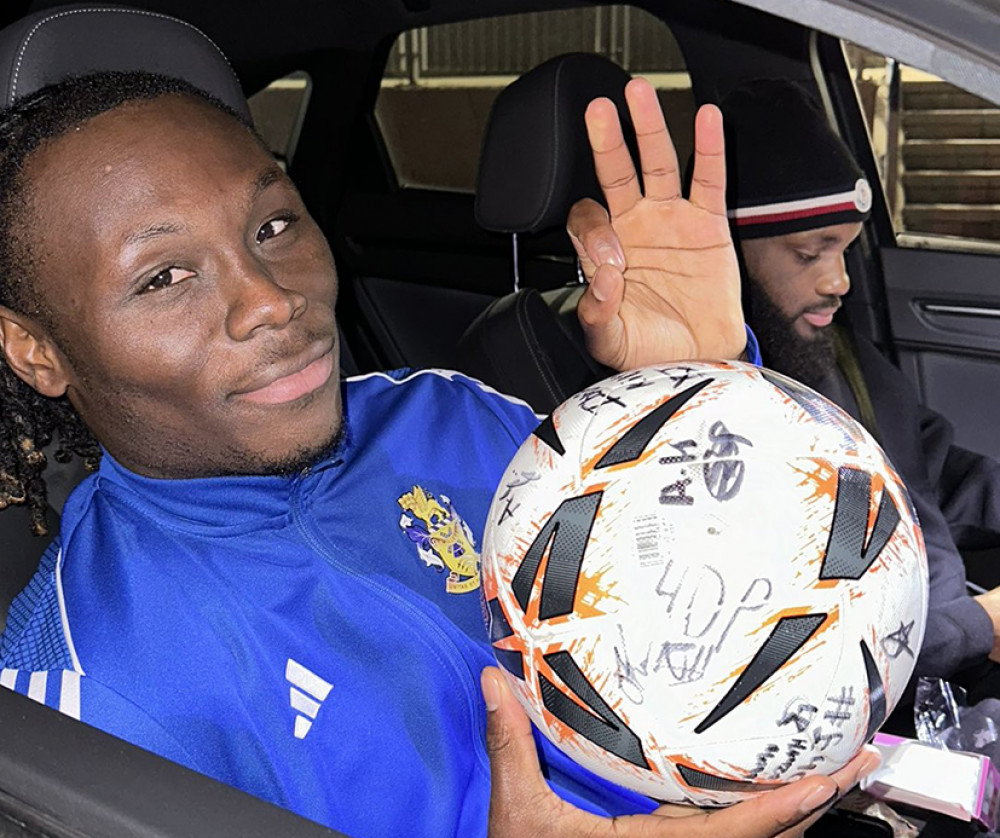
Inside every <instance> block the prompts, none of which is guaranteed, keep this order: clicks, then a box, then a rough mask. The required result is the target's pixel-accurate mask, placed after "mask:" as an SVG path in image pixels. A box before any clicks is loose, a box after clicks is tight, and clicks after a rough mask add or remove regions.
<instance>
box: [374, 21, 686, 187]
mask: <svg viewBox="0 0 1000 838" xmlns="http://www.w3.org/2000/svg"><path fill="white" fill-rule="evenodd" d="M566 52H593V53H598V54H600V55H604V56H606V57H607V58H610V59H611V60H612V61H615V62H616V63H617V64H619V65H621V66H622V67H624V68H625V69H626V70H628V71H629V72H630V73H632V74H633V75H639V76H645V77H647V78H648V79H649V80H650V81H651V82H652V83H653V85H654V86H655V87H656V89H657V91H658V92H659V95H660V100H661V103H662V104H663V105H664V112H665V113H666V114H667V117H668V120H669V122H670V130H671V132H672V134H673V136H674V142H675V144H676V145H677V152H678V156H679V159H680V160H681V161H684V160H686V159H687V157H688V155H690V153H691V149H692V147H693V128H692V122H693V118H694V110H695V106H694V97H693V95H692V92H691V79H690V77H689V76H688V73H687V70H686V68H685V65H684V60H683V57H682V55H681V51H680V48H679V47H678V45H677V42H676V41H675V40H674V37H673V35H672V34H671V32H670V30H669V29H668V28H667V25H666V24H665V23H664V22H663V21H662V20H660V19H659V18H657V17H654V16H653V15H651V14H649V13H648V12H645V11H643V10H642V9H638V8H635V7H633V6H601V7H590V8H585V9H560V10H558V11H546V12H530V13H527V14H519V15H508V16H504V17H496V18H486V19H482V20H473V21H467V22H463V23H450V24H444V25H441V26H431V27H422V28H420V29H413V30H410V31H408V32H404V33H402V34H401V35H400V36H399V37H398V38H397V39H396V42H395V44H394V45H393V47H392V51H391V53H390V55H389V61H388V64H387V66H386V70H385V74H384V77H383V79H382V89H381V91H380V93H379V97H378V101H377V103H376V107H375V116H376V119H377V121H378V125H379V129H380V130H381V133H382V139H383V142H384V143H385V147H386V150H387V152H388V156H389V160H390V161H391V164H392V167H393V170H394V171H395V175H396V179H397V181H398V182H399V184H400V185H402V186H409V187H421V188H425V189H444V190H452V191H459V192H472V191H474V189H475V182H476V171H477V166H478V161H479V151H480V148H481V146H482V141H483V133H484V131H485V128H486V120H487V118H488V116H489V112H490V107H491V106H492V104H493V100H494V99H495V98H496V96H497V94H498V93H499V92H500V91H501V90H503V88H504V87H506V86H507V85H508V84H510V83H511V82H512V81H514V80H515V79H516V78H517V77H518V76H519V75H521V74H522V73H524V72H525V71H527V70H530V69H531V68H532V67H535V66H537V65H538V64H541V63H542V62H543V61H546V60H548V59H549V58H554V57H555V56H557V55H561V54H563V53H566Z"/></svg>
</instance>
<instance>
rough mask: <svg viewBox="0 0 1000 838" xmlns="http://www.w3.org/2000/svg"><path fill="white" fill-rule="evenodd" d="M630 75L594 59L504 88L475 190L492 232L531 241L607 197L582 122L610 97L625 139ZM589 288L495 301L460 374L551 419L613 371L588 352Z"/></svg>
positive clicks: (463, 354)
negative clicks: (585, 312)
mask: <svg viewBox="0 0 1000 838" xmlns="http://www.w3.org/2000/svg"><path fill="white" fill-rule="evenodd" d="M630 78H631V77H630V76H629V74H628V73H626V72H625V71H624V70H623V69H622V68H621V67H619V66H618V65H616V64H614V63H613V62H611V61H609V60H608V59H606V58H602V57H601V56H597V55H589V54H583V53H571V54H569V55H563V56H559V57H558V58H553V59H551V60H550V61H547V62H545V63H544V64H541V65H539V66H538V67H536V68H535V69H533V70H531V71H529V72H528V73H525V74H524V75H523V76H521V78H519V79H518V80H517V81H515V82H514V83H513V84H511V85H510V86H509V87H508V88H506V89H505V90H504V91H503V92H502V93H501V94H500V95H499V96H498V97H497V100H496V102H495V104H494V106H493V110H492V112H491V113H490V120H489V123H488V125H487V129H486V139H485V141H484V143H483V155H482V159H481V161H480V169H479V181H478V185H477V191H476V219H477V220H478V221H479V223H480V224H481V225H482V226H483V227H485V228H486V229H488V230H492V231H494V232H501V233H510V234H514V235H531V234H535V233H542V232H545V231H549V230H552V229H554V228H560V227H563V226H565V223H566V216H567V214H568V212H569V208H570V207H571V206H572V205H573V203H574V202H575V201H577V200H578V199H580V198H584V197H590V198H594V199H596V200H601V192H600V187H599V185H598V182H597V176H596V174H595V172H594V164H593V160H592V157H591V151H590V145H589V143H588V141H587V133H586V127H585V125H584V119H583V115H584V112H585V111H586V109H587V105H588V104H589V103H590V101H591V100H592V99H594V98H595V97H598V96H606V97H608V98H609V99H611V100H612V101H613V102H615V104H616V105H617V106H618V111H619V114H620V115H621V118H622V122H623V127H624V130H625V135H626V138H627V140H628V142H629V145H630V147H631V148H632V151H633V157H637V155H636V153H635V148H634V132H633V131H632V129H631V123H630V121H629V119H628V108H627V107H626V104H625V85H626V84H627V83H628V81H629V79H630ZM582 292H583V286H581V285H577V286H571V287H568V288H561V289H557V290H555V291H545V292H539V291H537V290H535V289H532V288H524V289H521V290H519V291H516V292H515V293H513V294H510V295H508V296H506V297H502V298H501V299H499V300H497V301H496V302H494V303H493V304H491V305H490V306H489V307H488V308H487V309H486V310H485V311H484V312H483V313H482V314H481V315H480V316H479V317H478V318H477V319H476V320H475V321H474V322H473V323H472V324H471V325H470V326H469V328H468V329H467V330H466V332H465V334H464V335H463V337H462V340H461V342H460V345H459V353H458V357H459V359H460V361H459V364H460V366H461V367H462V369H463V371H465V372H468V373H469V374H470V375H474V376H476V377H477V378H480V379H482V380H483V381H485V382H486V383H488V384H490V385H491V386H493V387H495V388H497V389H498V390H500V391H501V392H505V393H510V394H511V395H514V396H518V397H520V398H522V399H524V400H525V401H527V402H528V403H529V404H530V405H531V406H532V407H534V408H535V410H537V411H539V412H545V413H547V412H549V411H551V410H552V408H554V407H555V406H556V405H558V404H559V403H561V402H562V401H564V400H565V399H566V398H567V397H568V396H570V395H572V394H573V393H575V392H577V391H578V390H580V389H582V388H583V387H585V386H586V385H588V384H590V383H593V382H594V381H597V380H599V379H600V378H603V377H604V376H605V375H608V374H610V370H608V369H607V368H605V367H602V366H601V365H599V364H597V363H596V362H595V361H594V360H593V359H592V358H591V357H590V354H589V353H588V352H587V349H586V345H585V344H584V340H583V331H582V329H581V328H580V325H579V323H578V321H577V318H576V302H577V300H579V297H580V294H581V293H582Z"/></svg>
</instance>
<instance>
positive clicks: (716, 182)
mask: <svg viewBox="0 0 1000 838" xmlns="http://www.w3.org/2000/svg"><path fill="white" fill-rule="evenodd" d="M690 200H691V203H692V204H694V205H695V206H698V207H701V208H702V209H704V210H707V211H708V212H710V213H712V214H714V215H723V216H724V215H725V214H726V143H725V139H724V138H723V134H722V111H720V110H719V109H718V108H717V107H716V106H715V105H703V106H702V107H701V108H700V109H699V110H698V114H697V116H695V119H694V176H693V178H692V180H691V197H690Z"/></svg>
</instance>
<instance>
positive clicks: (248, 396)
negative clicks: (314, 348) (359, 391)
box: [236, 346, 334, 405]
mask: <svg viewBox="0 0 1000 838" xmlns="http://www.w3.org/2000/svg"><path fill="white" fill-rule="evenodd" d="M333 361H334V353H333V347H332V346H331V347H330V348H329V349H328V350H327V351H326V352H324V353H323V354H322V355H320V356H319V357H318V358H316V359H315V360H314V361H311V362H309V363H308V364H306V366H304V367H302V369H300V370H297V371H296V372H292V373H289V374H288V375H284V376H281V377H280V378H276V379H274V381H271V382H270V383H268V384H266V385H264V386H263V387H259V388H257V389H255V390H248V391H246V392H243V393H237V394H236V396H237V398H239V399H240V400H242V401H248V402H253V403H254V404H261V405H278V404H288V403H289V402H294V401H298V400H299V399H301V398H303V397H304V396H308V395H309V394H311V393H314V392H315V391H316V390H319V389H320V388H321V387H323V386H324V385H325V384H326V383H327V382H328V381H329V380H330V377H331V376H332V375H333V367H334V363H333Z"/></svg>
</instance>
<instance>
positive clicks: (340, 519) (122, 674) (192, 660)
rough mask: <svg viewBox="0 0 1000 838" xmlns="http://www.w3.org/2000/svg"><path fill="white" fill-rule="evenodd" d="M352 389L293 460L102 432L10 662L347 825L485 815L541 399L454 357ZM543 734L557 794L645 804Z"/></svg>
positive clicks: (363, 828)
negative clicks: (518, 499)
mask: <svg viewBox="0 0 1000 838" xmlns="http://www.w3.org/2000/svg"><path fill="white" fill-rule="evenodd" d="M344 404H345V428H346V437H345V439H344V441H343V443H342V444H341V446H340V447H339V449H338V450H337V451H336V453H335V454H334V455H333V456H331V457H330V458H328V459H326V460H325V461H324V462H321V463H320V464H318V465H316V466H315V467H313V468H312V469H310V470H308V471H307V472H305V473H302V474H299V475H296V476H294V477H220V478H208V479H200V480H177V481H165V480H151V479H148V478H144V477H140V476H138V475H136V474H133V473H131V472H129V471H127V470H126V469H124V468H123V467H122V466H120V465H119V464H118V463H116V462H115V461H114V460H113V459H112V458H111V457H110V456H108V455H105V457H104V460H103V462H102V465H101V468H100V471H99V472H98V473H97V474H96V475H94V476H92V477H90V478H89V479H88V480H87V481H85V483H83V484H82V485H81V486H80V487H79V488H78V489H77V490H76V491H75V492H74V493H73V495H72V496H71V498H70V500H69V502H68V503H67V505H66V508H65V510H64V514H63V521H62V535H61V537H60V539H59V541H58V543H56V544H54V545H53V547H52V549H51V550H50V551H49V552H48V553H47V554H46V557H45V559H44V561H43V563H42V567H41V568H40V570H39V572H38V574H37V575H36V576H35V578H34V579H33V581H32V582H31V584H30V585H29V587H28V588H27V589H26V590H25V591H24V592H23V593H22V594H21V595H20V597H19V598H18V599H17V600H16V601H15V604H14V605H13V607H12V609H11V613H10V616H9V619H8V625H7V630H6V632H5V633H4V635H3V637H2V639H0V666H2V671H0V684H3V686H6V687H9V688H12V689H15V690H17V691H18V692H22V693H26V694H28V695H30V696H31V697H33V698H35V699H36V700H38V701H42V702H44V703H46V704H48V705H50V706H52V707H56V708H58V709H60V710H62V711H63V712H64V713H67V714H69V715H72V716H74V717H76V718H79V719H82V720H83V721H85V722H89V723H90V724H93V725H95V726H97V727H100V728H103V729H104V730H107V731H109V732H111V733H113V734H116V735H118V736H120V737H122V738H125V739H128V740H130V741H132V742H134V743H136V744H138V745H140V746H142V747H144V748H148V749H149V750H152V751H156V752H158V753H160V754H162V755H164V756H166V757H169V758H171V759H174V760H176V761H178V762H181V763H184V764H186V765H188V766H190V767H191V768H194V769H196V770H198V771H201V772H203V773H205V774H208V775H211V776H213V777H216V778H218V779H220V780H223V781H224V782H227V783H231V784H233V785H235V786H238V787H239V788H242V789H244V790H246V791H248V792H250V793H252V794H255V795H258V796H260V797H263V798H265V799H267V800H270V801H273V802H274V803H277V804H280V805H282V806H286V807H288V808H290V809H292V810H294V811H296V812H298V813H300V814H302V815H305V816H306V817H309V818H312V819H314V820H317V821H319V822H321V823H324V824H327V825H330V826H332V827H334V828H336V829H339V830H342V831H344V832H346V833H348V834H350V835H355V836H366V835H374V836H382V835H385V836H389V835H392V836H395V835H414V836H434V838H438V836H447V835H458V836H475V835H484V834H485V832H486V820H487V812H488V805H489V765H488V760H487V756H486V752H485V746H484V735H483V734H484V729H485V710H484V708H483V704H482V699H481V696H480V692H479V682H478V678H479V673H480V671H481V670H482V668H483V667H484V666H485V665H487V664H490V663H491V662H492V654H491V652H490V647H489V643H488V639H487V634H486V629H485V627H484V622H483V617H482V614H481V606H480V594H479V590H478V562H477V559H478V556H477V551H478V548H479V545H480V542H481V537H482V532H483V525H484V522H485V519H486V514H487V510H488V508H489V504H490V500H491V498H492V495H493V491H494V488H495V487H496V485H497V483H498V482H499V479H500V476H501V474H502V473H503V470H504V468H505V466H506V464H507V462H508V461H509V459H510V458H511V456H512V455H513V453H514V451H515V450H516V449H517V447H518V445H519V444H520V443H521V441H522V440H523V439H524V438H525V437H526V436H527V435H528V434H529V433H530V432H531V431H532V429H533V428H534V426H535V425H536V424H537V418H536V417H535V416H534V414H533V413H532V412H531V411H530V410H529V409H528V408H527V406H525V405H524V404H522V403H515V402H512V401H510V400H508V399H506V398H503V397H501V396H499V395H498V394H496V393H494V392H493V391H491V390H489V389H488V388H485V387H483V386H482V385H480V384H478V383H476V382H473V381H471V380H469V379H467V378H464V377H463V376H461V375H458V374H452V373H434V372H424V373H417V374H414V375H411V376H409V377H405V378H401V379H397V378H394V377H392V376H390V375H385V374H375V375H370V376H367V377H362V378H360V379H355V380H352V381H349V382H347V383H346V384H345V399H344ZM539 740H540V744H539V747H540V751H541V754H542V758H543V761H544V763H545V764H546V765H547V770H548V773H549V779H550V782H551V783H552V785H553V786H554V787H555V788H556V789H557V790H558V791H559V793H560V794H561V795H562V796H563V797H565V798H567V799H568V800H570V801H572V802H574V803H576V804H577V805H582V806H585V807H587V808H589V809H591V810H593V811H597V812H604V813H612V814H619V813H626V812H637V811H649V810H650V809H652V808H653V805H654V804H653V803H652V802H651V801H649V800H648V799H646V798H644V797H641V796H639V795H635V794H632V793H630V792H627V791H625V790H622V789H619V788H617V787H615V786H612V785H611V784H608V783H606V782H604V781H603V780H600V779H598V778H596V777H594V776H593V775H591V774H589V773H588V772H587V771H585V770H583V769H581V768H579V767H577V766H576V765H575V764H573V763H571V762H570V761H569V760H568V759H566V758H565V757H563V756H562V755H561V754H560V753H559V752H557V751H556V750H555V749H554V748H553V747H551V746H550V745H549V744H548V743H547V742H546V741H543V740H541V737H539Z"/></svg>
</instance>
